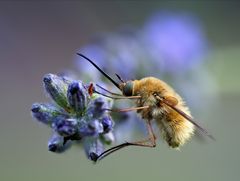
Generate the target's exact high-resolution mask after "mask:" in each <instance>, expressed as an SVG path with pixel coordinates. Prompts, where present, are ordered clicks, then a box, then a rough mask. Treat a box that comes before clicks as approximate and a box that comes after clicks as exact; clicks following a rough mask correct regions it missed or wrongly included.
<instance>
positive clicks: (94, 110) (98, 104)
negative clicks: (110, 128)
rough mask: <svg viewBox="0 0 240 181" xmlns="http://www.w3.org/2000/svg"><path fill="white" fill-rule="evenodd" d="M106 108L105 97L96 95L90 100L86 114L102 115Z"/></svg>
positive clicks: (95, 116)
mask: <svg viewBox="0 0 240 181" xmlns="http://www.w3.org/2000/svg"><path fill="white" fill-rule="evenodd" d="M106 108H108V103H107V101H106V99H104V98H102V97H97V98H95V99H92V100H91V102H90V104H89V106H88V109H87V115H89V117H92V118H99V117H102V116H103V115H104V113H105V112H106Z"/></svg>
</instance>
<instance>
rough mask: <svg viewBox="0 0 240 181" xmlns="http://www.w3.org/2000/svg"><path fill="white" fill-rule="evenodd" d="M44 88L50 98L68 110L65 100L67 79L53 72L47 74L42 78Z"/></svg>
mask: <svg viewBox="0 0 240 181" xmlns="http://www.w3.org/2000/svg"><path fill="white" fill-rule="evenodd" d="M43 82H44V85H45V89H46V91H47V93H48V94H49V95H50V96H51V98H52V99H53V100H54V101H55V102H56V103H57V104H58V105H59V106H61V107H63V108H64V109H65V110H67V111H68V110H69V105H68V101H67V96H66V95H67V88H68V83H70V82H69V81H68V80H67V79H65V78H63V77H59V76H57V75H54V74H47V75H45V76H44V78H43Z"/></svg>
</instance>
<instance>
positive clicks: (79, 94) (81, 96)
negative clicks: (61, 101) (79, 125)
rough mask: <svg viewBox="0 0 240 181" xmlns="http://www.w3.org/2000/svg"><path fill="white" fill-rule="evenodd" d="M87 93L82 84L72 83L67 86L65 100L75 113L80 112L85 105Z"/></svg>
mask: <svg viewBox="0 0 240 181" xmlns="http://www.w3.org/2000/svg"><path fill="white" fill-rule="evenodd" d="M87 96H88V92H87V90H86V89H85V87H84V86H83V84H82V82H73V83H71V84H70V85H69V87H68V91H67V98H68V102H69V104H70V106H71V107H72V108H73V109H74V111H76V112H82V111H83V110H84V109H85V107H86V105H87Z"/></svg>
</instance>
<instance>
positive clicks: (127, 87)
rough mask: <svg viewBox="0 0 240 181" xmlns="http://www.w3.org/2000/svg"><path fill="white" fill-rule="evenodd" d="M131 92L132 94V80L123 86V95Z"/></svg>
mask: <svg viewBox="0 0 240 181" xmlns="http://www.w3.org/2000/svg"><path fill="white" fill-rule="evenodd" d="M132 94H133V82H132V81H128V82H126V84H125V85H124V87H123V95H125V96H132Z"/></svg>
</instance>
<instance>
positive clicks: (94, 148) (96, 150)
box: [83, 137, 104, 161]
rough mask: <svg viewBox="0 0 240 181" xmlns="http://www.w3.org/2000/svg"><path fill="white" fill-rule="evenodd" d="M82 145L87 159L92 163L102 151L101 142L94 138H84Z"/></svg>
mask: <svg viewBox="0 0 240 181" xmlns="http://www.w3.org/2000/svg"><path fill="white" fill-rule="evenodd" d="M83 145H84V149H85V152H86V155H87V157H88V159H90V160H92V161H97V157H98V156H99V155H100V154H101V153H102V152H103V151H104V146H103V144H102V142H101V141H100V140H99V139H97V138H95V137H86V138H84V140H83Z"/></svg>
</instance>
